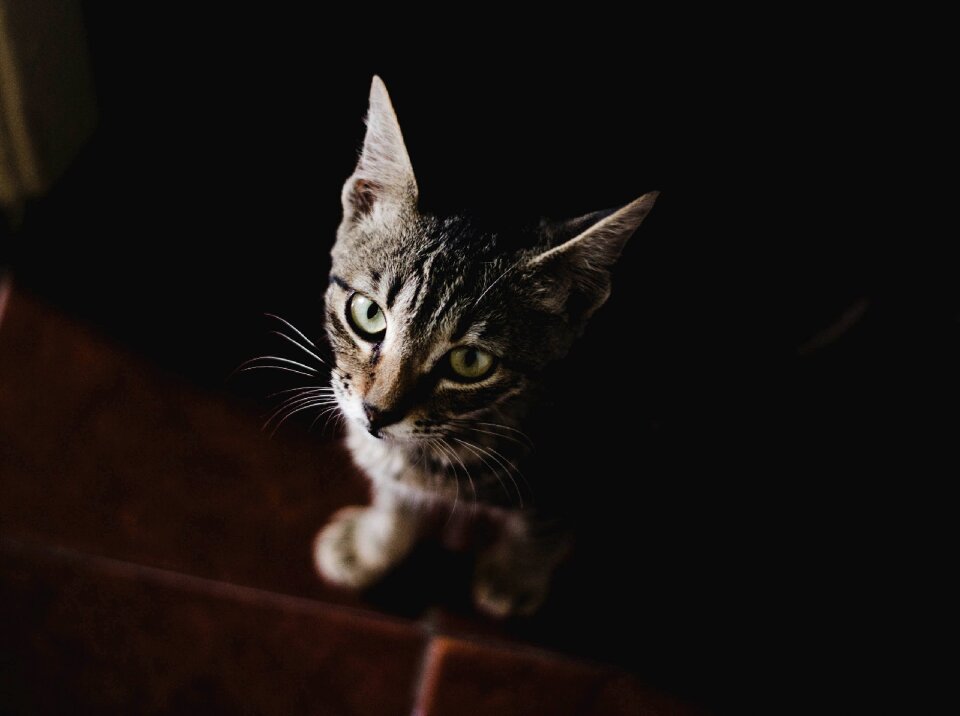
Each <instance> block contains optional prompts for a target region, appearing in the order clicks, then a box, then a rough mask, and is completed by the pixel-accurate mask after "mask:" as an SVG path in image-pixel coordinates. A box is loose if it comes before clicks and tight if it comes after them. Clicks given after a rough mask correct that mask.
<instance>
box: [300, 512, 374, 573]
mask: <svg viewBox="0 0 960 716" xmlns="http://www.w3.org/2000/svg"><path fill="white" fill-rule="evenodd" d="M368 509H369V508H364V507H347V508H345V509H342V510H340V511H339V512H337V513H336V514H335V515H334V516H333V517H332V518H331V519H330V522H329V524H327V526H326V527H324V528H323V529H322V530H320V532H319V534H317V538H316V540H315V541H314V545H313V559H314V564H315V565H316V568H317V571H318V572H319V573H320V576H321V577H323V578H324V579H325V580H326V581H327V582H329V583H331V584H334V585H337V586H340V587H349V588H351V589H362V588H363V587H367V586H369V585H370V584H372V583H373V582H375V581H377V580H378V579H379V578H380V577H382V576H383V575H384V573H385V572H386V571H387V570H388V569H389V568H390V560H389V559H387V558H386V557H385V556H384V555H382V554H378V553H377V551H376V550H375V549H371V545H370V544H369V542H370V540H369V539H368V538H366V537H365V535H364V522H363V520H364V517H365V516H366V515H367V513H368Z"/></svg>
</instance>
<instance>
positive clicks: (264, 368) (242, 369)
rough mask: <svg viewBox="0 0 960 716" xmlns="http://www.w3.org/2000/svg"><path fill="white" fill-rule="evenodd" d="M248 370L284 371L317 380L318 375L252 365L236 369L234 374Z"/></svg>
mask: <svg viewBox="0 0 960 716" xmlns="http://www.w3.org/2000/svg"><path fill="white" fill-rule="evenodd" d="M248 370H282V371H285V372H287V373H296V374H297V375H305V376H307V377H308V378H316V377H317V374H316V373H315V372H314V373H306V372H304V371H302V370H294V369H293V368H284V367H282V366H279V365H251V366H247V367H246V368H237V369H236V370H235V371H233V372H234V373H246V372H247V371H248Z"/></svg>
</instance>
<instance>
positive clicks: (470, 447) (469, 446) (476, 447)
mask: <svg viewBox="0 0 960 716" xmlns="http://www.w3.org/2000/svg"><path fill="white" fill-rule="evenodd" d="M454 440H456V441H457V442H458V443H460V444H461V445H463V446H464V447H466V448H467V449H468V450H470V451H471V452H474V454H476V455H477V456H478V457H480V459H481V460H483V462H484V464H485V465H487V467H490V469H491V471H492V472H493V473H494V475H496V477H497V480H500V475H499V473H498V472H497V471H496V470H494V469H493V468H492V467H491V466H490V465H489V463H487V461H486V460H484V458H483V457H482V456H481V455H480V454H479V453H477V452H475V450H479V451H480V452H482V453H483V454H484V455H488V456H489V457H491V458H493V460H494V461H495V462H496V463H497V464H498V465H500V467H502V468H503V470H504V472H506V473H507V477H508V478H509V479H510V482H511V483H513V487H514V489H515V490H516V491H517V498H518V499H519V501H520V508H521V509H522V508H523V494H522V493H521V492H520V487H519V486H518V485H517V481H516V480H515V479H514V478H513V474H512V473H511V472H510V468H509V467H507V466H506V465H505V464H504V463H503V462H501V461H500V459H499V458H498V457H497V456H496V455H494V454H493V453H491V452H489V451H488V450H487V449H486V448H483V447H481V446H480V445H474V444H473V443H471V442H467V441H466V440H461V439H460V438H456V437H455V438H454ZM512 464H513V463H511V465H512ZM514 469H516V466H515V465H514ZM500 485H501V486H502V487H503V491H504V493H505V494H506V495H507V497H508V498H510V494H509V492H507V488H506V485H505V484H504V483H503V481H502V480H500ZM510 499H512V498H510Z"/></svg>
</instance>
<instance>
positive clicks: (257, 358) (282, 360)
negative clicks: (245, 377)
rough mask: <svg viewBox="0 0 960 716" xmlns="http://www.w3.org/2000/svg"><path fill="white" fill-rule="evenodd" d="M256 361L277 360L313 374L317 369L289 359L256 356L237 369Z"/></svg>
mask: <svg viewBox="0 0 960 716" xmlns="http://www.w3.org/2000/svg"><path fill="white" fill-rule="evenodd" d="M258 360H278V361H280V362H281V363H289V364H290V365H295V366H297V367H298V368H303V369H304V370H309V371H312V372H313V373H316V372H317V369H316V368H314V367H313V366H310V365H306V364H305V363H298V362H297V361H295V360H290V359H289V358H283V357H281V356H257V357H256V358H251V359H250V360H248V361H244V362H243V363H241V364H240V366H239V367H240V368H243V367H244V366H247V365H250V364H251V363H254V362H255V361H258Z"/></svg>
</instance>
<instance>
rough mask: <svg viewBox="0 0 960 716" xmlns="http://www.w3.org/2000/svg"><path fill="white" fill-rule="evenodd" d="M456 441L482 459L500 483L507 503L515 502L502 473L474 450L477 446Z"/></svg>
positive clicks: (459, 440) (457, 439)
mask: <svg viewBox="0 0 960 716" xmlns="http://www.w3.org/2000/svg"><path fill="white" fill-rule="evenodd" d="M454 440H456V441H457V442H458V443H460V444H461V445H463V446H464V447H465V448H467V450H469V451H470V452H472V453H473V454H474V455H476V456H477V457H478V458H480V462H482V463H483V464H484V466H485V467H486V468H487V469H488V470H489V471H490V473H491V474H492V475H493V476H494V477H495V478H497V482H499V483H500V489H501V490H503V494H504V495H505V496H506V498H507V502H512V501H513V498H512V497H511V496H510V491H509V490H507V484H506V483H505V482H504V481H503V480H502V479H501V478H500V473H499V472H497V469H496V468H495V467H493V465H491V464H490V463H489V462H487V461H486V459H485V458H484V457H483V455H481V454H480V453H479V452H477V450H475V449H474V447H476V446H474V445H473V444H472V443H467V442H465V441H463V440H461V439H460V438H454Z"/></svg>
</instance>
